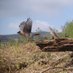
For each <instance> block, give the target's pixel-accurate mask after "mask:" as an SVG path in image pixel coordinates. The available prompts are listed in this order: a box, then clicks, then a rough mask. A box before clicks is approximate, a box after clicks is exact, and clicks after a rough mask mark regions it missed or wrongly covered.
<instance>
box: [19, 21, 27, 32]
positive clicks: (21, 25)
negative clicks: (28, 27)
mask: <svg viewBox="0 0 73 73" xmlns="http://www.w3.org/2000/svg"><path fill="white" fill-rule="evenodd" d="M25 23H26V22H25V21H23V22H22V23H20V25H19V28H20V31H21V32H23V30H24V27H25Z"/></svg>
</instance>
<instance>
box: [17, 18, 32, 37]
mask: <svg viewBox="0 0 73 73" xmlns="http://www.w3.org/2000/svg"><path fill="white" fill-rule="evenodd" d="M19 28H20V31H18V34H20V35H23V36H25V37H27V36H30V34H31V30H32V20H31V19H30V18H27V20H26V21H23V22H21V23H20V25H19Z"/></svg>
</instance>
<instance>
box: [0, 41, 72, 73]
mask: <svg viewBox="0 0 73 73" xmlns="http://www.w3.org/2000/svg"><path fill="white" fill-rule="evenodd" d="M0 73H73V52H72V51H65V52H44V51H41V50H40V49H39V47H38V46H36V44H35V43H34V42H28V43H26V44H25V43H13V44H10V43H7V44H0Z"/></svg>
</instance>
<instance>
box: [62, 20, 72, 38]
mask: <svg viewBox="0 0 73 73" xmlns="http://www.w3.org/2000/svg"><path fill="white" fill-rule="evenodd" d="M63 34H64V35H65V37H70V38H73V21H71V22H68V23H66V24H65V26H64V29H63Z"/></svg>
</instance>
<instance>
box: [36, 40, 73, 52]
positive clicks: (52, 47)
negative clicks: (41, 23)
mask: <svg viewBox="0 0 73 73" xmlns="http://www.w3.org/2000/svg"><path fill="white" fill-rule="evenodd" d="M36 45H37V46H39V47H40V49H41V50H42V51H73V39H55V40H49V41H47V42H45V41H44V42H41V41H39V42H36Z"/></svg>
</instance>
